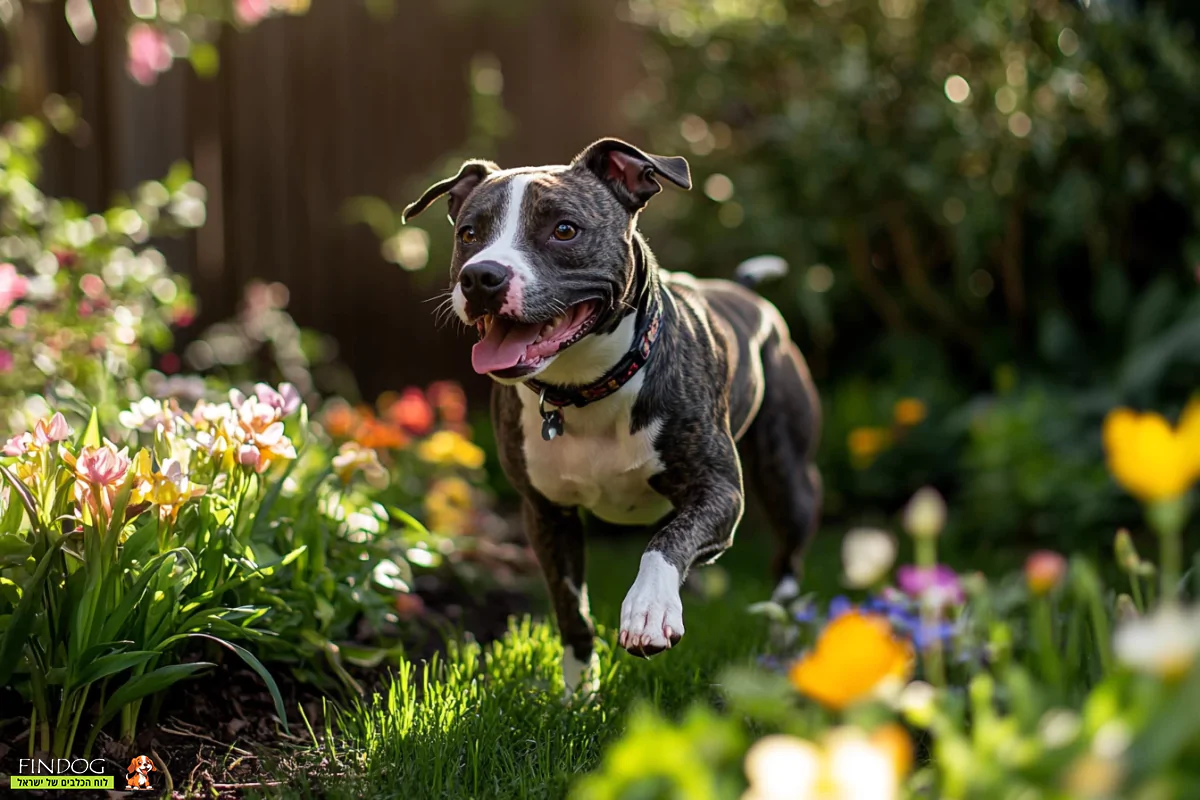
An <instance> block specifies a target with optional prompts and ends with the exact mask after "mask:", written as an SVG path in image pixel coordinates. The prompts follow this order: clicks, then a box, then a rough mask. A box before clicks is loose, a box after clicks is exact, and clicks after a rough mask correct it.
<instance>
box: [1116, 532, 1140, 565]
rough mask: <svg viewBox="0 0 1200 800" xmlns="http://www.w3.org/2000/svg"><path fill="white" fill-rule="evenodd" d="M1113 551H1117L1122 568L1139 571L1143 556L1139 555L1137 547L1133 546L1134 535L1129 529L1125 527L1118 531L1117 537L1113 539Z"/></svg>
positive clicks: (1118, 562) (1118, 561)
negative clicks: (1131, 534)
mask: <svg viewBox="0 0 1200 800" xmlns="http://www.w3.org/2000/svg"><path fill="white" fill-rule="evenodd" d="M1113 551H1114V552H1115V553H1116V556H1117V564H1118V565H1119V566H1120V567H1121V569H1123V570H1125V571H1126V572H1129V573H1134V572H1137V569H1138V564H1140V563H1141V558H1140V557H1139V556H1138V552H1137V549H1136V548H1135V547H1134V546H1133V537H1132V536H1130V535H1129V531H1128V530H1126V529H1125V528H1121V530H1119V531H1117V537H1116V539H1114V540H1113Z"/></svg>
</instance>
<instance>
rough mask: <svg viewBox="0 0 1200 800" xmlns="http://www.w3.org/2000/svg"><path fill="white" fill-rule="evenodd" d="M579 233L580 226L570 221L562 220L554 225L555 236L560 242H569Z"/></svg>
mask: <svg viewBox="0 0 1200 800" xmlns="http://www.w3.org/2000/svg"><path fill="white" fill-rule="evenodd" d="M578 235H579V228H576V227H575V226H574V225H572V224H571V223H569V222H560V223H558V224H557V225H555V226H554V238H555V239H558V240H559V241H560V242H569V241H571V240H572V239H574V238H575V237H576V236H578Z"/></svg>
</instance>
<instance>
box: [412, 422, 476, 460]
mask: <svg viewBox="0 0 1200 800" xmlns="http://www.w3.org/2000/svg"><path fill="white" fill-rule="evenodd" d="M417 455H418V456H419V457H420V458H421V460H422V461H428V462H429V463H431V464H440V465H443V466H459V467H465V468H466V469H479V468H480V467H482V466H483V450H482V449H480V448H479V447H478V446H477V445H475V444H474V443H472V442H471V440H470V439H468V438H467V437H465V436H463V435H462V434H461V433H458V432H457V431H438V432H437V433H435V434H434V435H433V436H430V437H429V438H428V439H426V440H425V441H423V442H421V444H420V446H419V447H418V448H417Z"/></svg>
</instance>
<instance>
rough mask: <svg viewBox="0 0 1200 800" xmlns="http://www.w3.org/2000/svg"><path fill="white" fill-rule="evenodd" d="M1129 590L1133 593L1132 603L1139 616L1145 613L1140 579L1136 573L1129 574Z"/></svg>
mask: <svg viewBox="0 0 1200 800" xmlns="http://www.w3.org/2000/svg"><path fill="white" fill-rule="evenodd" d="M1129 588H1130V590H1131V591H1132V592H1133V603H1134V605H1136V606H1137V610H1138V613H1139V614H1145V613H1146V602H1145V600H1143V599H1142V579H1141V578H1140V577H1138V575H1137V573H1136V572H1131V573H1129Z"/></svg>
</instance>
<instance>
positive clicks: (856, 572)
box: [842, 528, 896, 589]
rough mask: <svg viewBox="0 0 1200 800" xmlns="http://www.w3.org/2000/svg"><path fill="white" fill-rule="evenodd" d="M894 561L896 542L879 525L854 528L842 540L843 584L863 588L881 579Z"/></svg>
mask: <svg viewBox="0 0 1200 800" xmlns="http://www.w3.org/2000/svg"><path fill="white" fill-rule="evenodd" d="M895 561H896V541H895V539H893V538H892V536H891V534H889V533H888V532H887V531H883V530H879V529H878V528H854V529H853V530H851V531H849V532H847V533H846V536H845V537H844V538H843V539H842V568H843V570H844V571H845V574H846V585H847V586H849V587H851V588H853V589H866V588H868V587H871V586H874V585H875V584H876V583H878V582H879V581H880V580H882V579H883V577H884V576H885V575H887V574H888V571H889V570H890V569H891V568H892V564H893V563H895Z"/></svg>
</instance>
